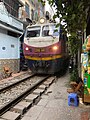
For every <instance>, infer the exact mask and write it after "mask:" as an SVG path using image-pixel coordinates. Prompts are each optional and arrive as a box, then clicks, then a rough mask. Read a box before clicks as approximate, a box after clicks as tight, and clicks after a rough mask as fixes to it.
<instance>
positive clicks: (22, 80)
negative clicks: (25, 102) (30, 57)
mask: <svg viewBox="0 0 90 120" xmlns="http://www.w3.org/2000/svg"><path fill="white" fill-rule="evenodd" d="M35 75H36V74H32V75H30V76H28V77H26V78H22V79H21V80H19V81H17V82H15V83H12V84H11V85H7V86H6V87H4V88H1V89H0V93H1V92H3V91H5V90H7V89H9V88H11V87H13V86H15V85H17V84H19V83H21V82H24V81H26V80H27V79H29V78H31V77H34V76H35Z"/></svg>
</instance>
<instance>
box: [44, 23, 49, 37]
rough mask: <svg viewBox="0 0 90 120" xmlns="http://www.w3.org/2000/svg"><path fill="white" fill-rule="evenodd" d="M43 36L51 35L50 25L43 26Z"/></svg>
mask: <svg viewBox="0 0 90 120" xmlns="http://www.w3.org/2000/svg"><path fill="white" fill-rule="evenodd" d="M42 36H43V37H45V36H49V26H48V25H45V26H43V28H42Z"/></svg>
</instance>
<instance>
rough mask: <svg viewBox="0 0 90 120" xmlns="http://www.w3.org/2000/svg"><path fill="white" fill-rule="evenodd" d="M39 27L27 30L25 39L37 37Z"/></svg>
mask: <svg viewBox="0 0 90 120" xmlns="http://www.w3.org/2000/svg"><path fill="white" fill-rule="evenodd" d="M40 29H41V27H31V28H29V29H28V30H27V32H26V34H25V36H26V37H39V36H40Z"/></svg>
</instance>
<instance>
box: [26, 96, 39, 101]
mask: <svg viewBox="0 0 90 120" xmlns="http://www.w3.org/2000/svg"><path fill="white" fill-rule="evenodd" d="M36 98H38V95H36V94H30V95H28V96H27V97H26V98H25V100H26V101H28V102H30V101H34V100H35V99H36Z"/></svg>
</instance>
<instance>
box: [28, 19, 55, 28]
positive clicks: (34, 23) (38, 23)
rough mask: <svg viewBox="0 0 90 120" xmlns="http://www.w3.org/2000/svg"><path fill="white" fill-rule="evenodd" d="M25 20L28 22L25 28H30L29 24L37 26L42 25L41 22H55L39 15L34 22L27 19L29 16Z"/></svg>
mask: <svg viewBox="0 0 90 120" xmlns="http://www.w3.org/2000/svg"><path fill="white" fill-rule="evenodd" d="M27 22H29V25H28V26H27V28H30V27H31V26H37V25H43V24H55V23H56V22H55V21H53V20H46V19H45V18H44V17H41V18H40V19H39V21H38V22H37V23H36V21H31V20H29V18H28V19H27Z"/></svg>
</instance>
